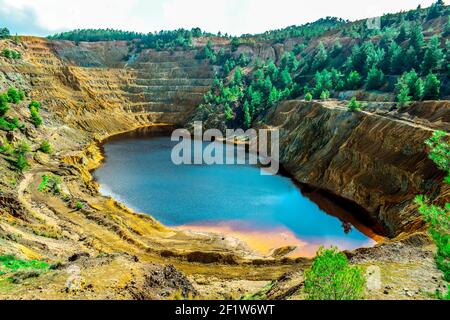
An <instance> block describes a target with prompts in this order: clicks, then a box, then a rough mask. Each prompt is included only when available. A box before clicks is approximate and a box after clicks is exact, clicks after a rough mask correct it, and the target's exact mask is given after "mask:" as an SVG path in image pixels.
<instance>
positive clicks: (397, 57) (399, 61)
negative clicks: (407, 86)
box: [391, 46, 405, 74]
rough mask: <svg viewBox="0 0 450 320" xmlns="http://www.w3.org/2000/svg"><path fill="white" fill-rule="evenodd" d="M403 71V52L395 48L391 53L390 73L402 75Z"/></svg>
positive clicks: (399, 48)
mask: <svg viewBox="0 0 450 320" xmlns="http://www.w3.org/2000/svg"><path fill="white" fill-rule="evenodd" d="M403 71H405V52H404V51H403V49H402V48H401V47H399V46H397V47H396V48H395V50H394V52H393V53H392V60H391V72H392V73H393V74H402V73H403Z"/></svg>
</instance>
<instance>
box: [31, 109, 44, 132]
mask: <svg viewBox="0 0 450 320" xmlns="http://www.w3.org/2000/svg"><path fill="white" fill-rule="evenodd" d="M30 114H31V121H32V122H33V124H34V125H35V126H36V127H39V126H40V125H41V124H42V118H41V117H40V116H39V109H37V108H36V107H34V106H31V107H30Z"/></svg>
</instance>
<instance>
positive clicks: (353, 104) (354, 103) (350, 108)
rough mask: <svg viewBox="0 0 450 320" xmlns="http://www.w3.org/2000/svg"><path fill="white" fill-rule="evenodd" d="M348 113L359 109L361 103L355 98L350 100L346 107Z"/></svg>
mask: <svg viewBox="0 0 450 320" xmlns="http://www.w3.org/2000/svg"><path fill="white" fill-rule="evenodd" d="M347 108H348V111H351V112H353V111H358V110H360V109H361V102H358V101H357V100H356V97H352V99H351V100H350V102H349V103H348V105H347Z"/></svg>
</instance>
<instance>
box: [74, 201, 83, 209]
mask: <svg viewBox="0 0 450 320" xmlns="http://www.w3.org/2000/svg"><path fill="white" fill-rule="evenodd" d="M75 207H76V208H77V210H81V209H83V208H84V205H83V204H82V203H81V202H80V201H77V203H76V204H75Z"/></svg>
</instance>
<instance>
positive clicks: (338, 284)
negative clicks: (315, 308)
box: [305, 248, 365, 300]
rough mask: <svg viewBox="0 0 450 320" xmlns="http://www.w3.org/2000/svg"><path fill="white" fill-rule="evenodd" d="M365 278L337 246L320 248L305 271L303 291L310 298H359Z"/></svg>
mask: <svg viewBox="0 0 450 320" xmlns="http://www.w3.org/2000/svg"><path fill="white" fill-rule="evenodd" d="M364 287H365V278H364V276H363V274H362V270H361V269H360V268H359V267H352V266H350V265H349V263H348V260H347V257H346V256H345V255H344V254H343V253H340V252H339V251H338V249H337V248H332V249H325V248H321V249H319V251H318V252H317V255H316V257H315V258H314V261H313V263H312V266H311V269H310V270H308V271H306V272H305V292H306V293H307V295H308V299H310V300H359V299H363V297H364Z"/></svg>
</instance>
